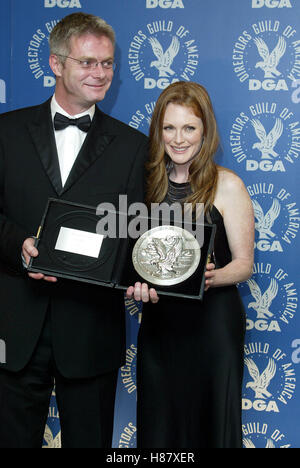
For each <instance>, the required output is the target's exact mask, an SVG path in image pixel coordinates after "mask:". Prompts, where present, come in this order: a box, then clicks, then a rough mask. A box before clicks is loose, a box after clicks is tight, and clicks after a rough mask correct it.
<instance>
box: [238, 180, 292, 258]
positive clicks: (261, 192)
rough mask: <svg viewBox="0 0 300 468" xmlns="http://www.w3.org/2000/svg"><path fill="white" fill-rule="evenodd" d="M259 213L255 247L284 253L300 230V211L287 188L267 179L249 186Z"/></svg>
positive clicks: (255, 209) (255, 210) (256, 212)
mask: <svg viewBox="0 0 300 468" xmlns="http://www.w3.org/2000/svg"><path fill="white" fill-rule="evenodd" d="M247 190H248V193H249V195H250V196H251V198H252V203H253V208H254V216H255V229H256V236H255V247H256V248H257V249H258V250H260V251H262V252H283V250H284V248H285V247H287V246H290V245H291V244H292V243H293V241H294V239H295V238H296V236H297V234H298V231H299V226H300V224H299V222H300V214H299V209H298V208H297V205H296V203H295V202H294V201H293V197H292V195H291V194H290V193H289V192H288V191H287V190H286V189H285V188H280V189H278V188H275V186H274V185H273V184H267V183H264V182H261V183H256V184H253V185H249V186H248V187H247Z"/></svg>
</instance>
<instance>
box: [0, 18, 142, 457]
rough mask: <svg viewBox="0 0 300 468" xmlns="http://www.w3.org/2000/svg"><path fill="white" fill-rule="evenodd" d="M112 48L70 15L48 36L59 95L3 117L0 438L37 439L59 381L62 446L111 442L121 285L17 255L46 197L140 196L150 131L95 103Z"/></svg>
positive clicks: (121, 350)
mask: <svg viewBox="0 0 300 468" xmlns="http://www.w3.org/2000/svg"><path fill="white" fill-rule="evenodd" d="M114 47H115V37H114V32H113V30H112V28H111V27H110V26H109V25H108V24H107V23H105V21H103V20H102V19H100V18H98V17H96V16H93V15H88V14H84V13H74V14H71V15H68V16H67V17H65V18H64V19H62V20H61V21H60V22H59V23H58V24H57V25H56V27H55V28H54V29H53V31H52V33H51V36H50V66H51V69H52V70H53V72H54V74H55V76H56V88H55V94H54V96H53V97H52V98H51V99H49V101H47V102H46V103H44V104H41V105H38V106H33V107H29V108H25V109H20V110H17V111H13V112H9V113H6V114H3V115H1V116H0V298H1V308H0V340H1V343H5V351H6V359H5V360H6V362H5V363H0V447H4V448H13V447H14V448H15V447H16V448H25V447H28V448H38V447H41V446H42V442H43V433H44V428H45V423H46V419H47V415H48V407H49V401H50V396H51V393H52V390H53V386H54V382H55V388H56V398H57V404H58V409H59V413H60V424H61V430H62V446H63V447H67V448H76V447H96V448H98V447H99V448H100V447H111V441H112V432H113V412H114V400H115V390H116V382H117V373H118V369H119V367H120V366H121V365H122V364H123V362H124V357H125V317H124V297H123V293H120V292H117V291H115V290H111V289H110V288H104V287H101V286H96V285H91V284H86V283H79V282H73V281H68V280H65V279H61V278H59V279H57V278H55V277H51V276H45V275H43V274H40V273H35V274H33V273H28V272H27V271H26V269H25V268H24V265H25V266H26V264H27V265H28V262H29V260H30V257H36V256H37V255H38V251H37V249H36V248H35V247H34V239H33V238H32V237H33V236H34V235H35V234H36V232H37V228H38V226H39V224H40V221H41V218H42V215H43V213H44V210H45V207H46V203H47V200H48V198H49V197H54V198H60V199H62V200H66V201H71V202H75V203H80V204H84V205H89V206H95V207H96V206H98V205H99V204H100V203H101V202H110V203H113V204H114V205H115V206H117V203H118V199H119V195H120V194H124V195H127V197H128V204H130V203H133V202H137V201H142V200H143V173H144V162H145V159H146V154H147V138H146V137H145V136H144V135H143V134H141V133H139V132H137V131H136V130H134V129H132V128H130V127H128V126H127V125H125V124H123V123H121V122H119V121H117V120H116V119H113V118H111V117H109V116H108V115H106V114H104V113H103V112H101V111H100V110H99V108H98V107H96V106H95V104H96V103H97V102H99V101H102V99H104V97H105V94H106V92H107V91H108V89H109V87H110V85H111V82H112V79H113V74H114ZM68 119H69V120H68Z"/></svg>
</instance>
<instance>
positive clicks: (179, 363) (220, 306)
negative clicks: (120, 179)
mask: <svg viewBox="0 0 300 468" xmlns="http://www.w3.org/2000/svg"><path fill="white" fill-rule="evenodd" d="M187 190H188V186H187V184H184V185H182V184H175V183H173V182H170V187H169V194H168V197H167V201H169V202H171V201H175V199H177V200H178V198H181V197H184V196H185V194H186V193H187ZM210 215H211V220H210V222H212V223H214V224H216V225H217V233H216V238H215V245H214V255H215V259H216V263H217V265H218V267H219V268H221V267H223V266H225V265H226V264H227V263H229V262H230V261H231V253H230V250H229V246H228V242H227V237H226V232H225V228H224V223H223V218H222V216H221V214H220V213H219V211H218V210H217V208H215V207H213V209H212V211H211V213H210ZM244 336H245V312H244V307H243V304H242V301H241V299H240V296H239V293H238V290H237V288H236V286H228V287H222V288H211V289H209V290H208V291H206V292H205V293H204V299H203V301H202V302H200V301H196V300H191V299H178V298H172V297H170V296H161V297H160V301H159V303H158V304H150V303H149V304H145V305H144V308H143V317H142V322H141V326H140V330H139V336H138V359H137V395H138V397H137V446H138V448H191V449H192V448H242V430H241V425H242V423H241V412H242V411H241V392H242V380H243V367H244V364H243V348H244Z"/></svg>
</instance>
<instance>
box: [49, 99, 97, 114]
mask: <svg viewBox="0 0 300 468" xmlns="http://www.w3.org/2000/svg"><path fill="white" fill-rule="evenodd" d="M50 106H51V114H52V120H53V119H54V116H55V114H56V112H59V113H60V114H62V115H65V116H66V117H69V118H70V119H77V118H78V117H82V116H83V115H89V116H90V117H91V120H93V117H94V114H95V107H96V106H95V104H93V105H92V107H90V108H89V109H87V110H86V111H84V112H81V114H76V115H70V114H68V113H67V112H66V111H65V110H64V109H63V108H62V107H61V106H60V105H59V104H58V102H57V101H56V99H55V94H54V95H53V96H52V99H51V105H50Z"/></svg>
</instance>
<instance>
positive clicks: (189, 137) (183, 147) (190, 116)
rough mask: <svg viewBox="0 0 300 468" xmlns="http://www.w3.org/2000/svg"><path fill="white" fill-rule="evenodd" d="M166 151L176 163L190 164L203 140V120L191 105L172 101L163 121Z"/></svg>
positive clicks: (181, 164) (180, 164)
mask: <svg viewBox="0 0 300 468" xmlns="http://www.w3.org/2000/svg"><path fill="white" fill-rule="evenodd" d="M163 140H164V144H165V151H166V153H167V154H168V155H169V157H170V158H171V160H172V161H173V163H174V164H175V165H179V166H185V165H187V166H189V165H190V164H191V163H192V161H193V160H194V159H195V157H196V156H197V155H198V154H199V152H200V150H201V147H202V141H203V123H202V120H201V119H200V118H199V117H197V116H196V115H195V114H194V111H193V109H192V108H191V107H186V106H181V105H179V104H173V103H170V104H168V105H167V108H166V112H165V117H164V121H163Z"/></svg>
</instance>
